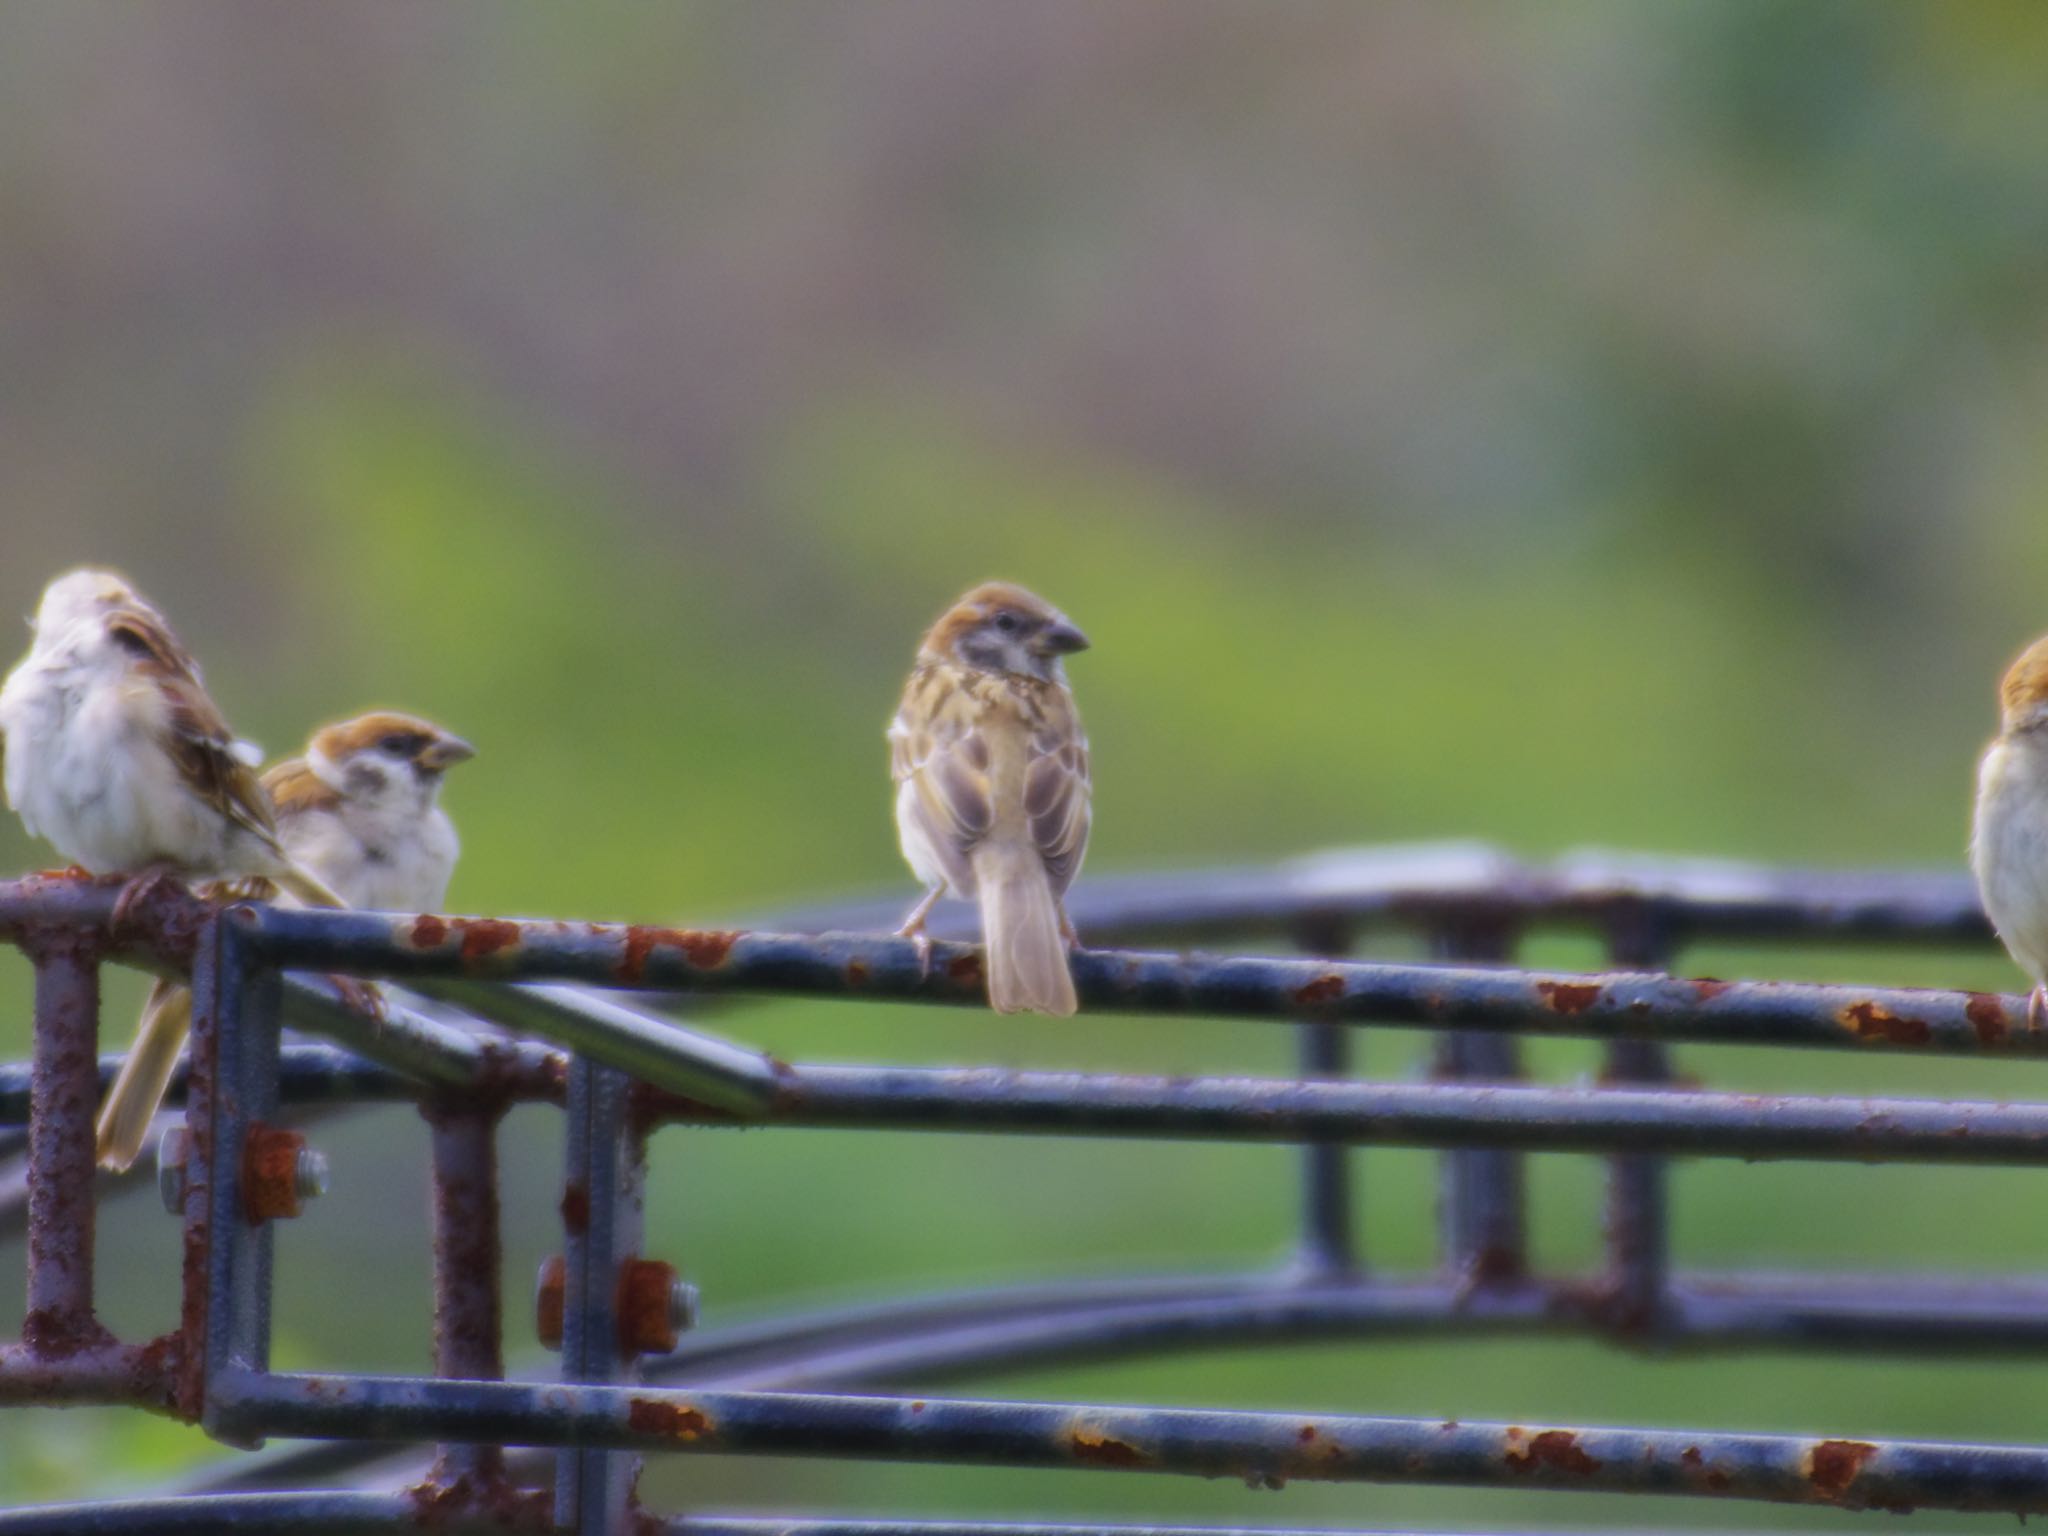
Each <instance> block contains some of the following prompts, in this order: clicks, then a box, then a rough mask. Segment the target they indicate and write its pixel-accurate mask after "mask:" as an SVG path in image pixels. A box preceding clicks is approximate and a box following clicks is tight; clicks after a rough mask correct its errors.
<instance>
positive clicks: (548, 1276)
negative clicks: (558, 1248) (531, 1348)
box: [533, 1253, 569, 1349]
mask: <svg viewBox="0 0 2048 1536" xmlns="http://www.w3.org/2000/svg"><path fill="white" fill-rule="evenodd" d="M568 1295H569V1261H568V1259H566V1258H565V1257H563V1256H562V1255H561V1254H559V1253H551V1254H549V1255H548V1256H547V1258H545V1259H543V1260H542V1261H541V1266H540V1283H539V1284H538V1285H536V1286H535V1287H534V1288H533V1336H534V1337H535V1338H537V1339H539V1340H540V1342H541V1344H542V1346H543V1347H545V1348H547V1349H560V1348H561V1347H562V1317H563V1313H564V1312H565V1311H566V1310H567V1305H568V1302H567V1298H568Z"/></svg>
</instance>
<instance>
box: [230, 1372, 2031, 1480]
mask: <svg viewBox="0 0 2048 1536" xmlns="http://www.w3.org/2000/svg"><path fill="white" fill-rule="evenodd" d="M214 1386H215V1395H216V1400H217V1404H218V1407H219V1409H220V1411H221V1415H222V1426H223V1428H224V1429H225V1430H226V1431H227V1432H230V1433H241V1434H281V1435H303V1436H308V1437H311V1438H314V1439H326V1438H356V1437H367V1438H372V1439H385V1440H392V1439H396V1440H459V1441H479V1442H489V1443H498V1444H508V1445H536V1444H544V1445H556V1446H579V1447H590V1448H612V1449H621V1450H633V1451H642V1452H650V1451H697V1452H716V1453H724V1454H737V1455H773V1456H821V1457H832V1458H860V1459H864V1460H889V1461H915V1462H958V1463H970V1464H975V1465H984V1466H1015V1467H1092V1468H1102V1469H1112V1470H1121V1471H1149V1472H1171V1473H1183V1474H1190V1475H1195V1476H1203V1477H1239V1478H1244V1479H1246V1480H1247V1481H1250V1482H1253V1483H1255V1484H1256V1483H1264V1484H1268V1485H1270V1486H1275V1487H1277V1486H1279V1485H1281V1484H1283V1483H1285V1482H1287V1481H1288V1480H1290V1479H1303V1480H1308V1481H1332V1482H1390V1483H1420V1484H1433V1485H1444V1486H1463V1487H1541V1488H1569V1489H1577V1490H1582V1491H1586V1492H1613V1493H1665V1494H1691V1495H1712V1496H1715V1497H1722V1498H1743V1499H1756V1500H1765V1501H1771V1502H1778V1503H1798V1504H1832V1505H1837V1506H1840V1507H1843V1508H1851V1509H1863V1508H1882V1509H1888V1510H1893V1511H1904V1510H1908V1509H1945V1510H1970V1511H1976V1510H1984V1511H2006V1512H2009V1513H2017V1514H2034V1513H2041V1512H2043V1511H2048V1449H2044V1448H2036V1447H2027V1446H2009V1445H1959V1444H1946V1443H1935V1442H1927V1441H1890V1442H1871V1441H1863V1440H1852V1439H1847V1438H1840V1439H1835V1438H1830V1439H1809V1438H1804V1437H1798V1436H1791V1435H1757V1434H1726V1433H1714V1432H1707V1431H1687V1430H1666V1429H1625V1428H1599V1429H1588V1428H1566V1427H1551V1426H1533V1425H1530V1426H1525V1425H1519V1424H1466V1423H1460V1422H1458V1421H1455V1420H1435V1419H1394V1418H1359V1417H1353V1416H1340V1415H1327V1414H1302V1415H1295V1414H1280V1413H1236V1412H1219V1411H1209V1410H1203V1409H1187V1408H1132V1407H1105V1406H1095V1405H1082V1404H1070V1403H1032V1402H975V1401H961V1400H953V1399H941V1398H932V1399H926V1398H918V1399H914V1400H913V1399H909V1398H889V1397H844V1396H825V1395H815V1394H802V1393H762V1392H726V1391H715V1390H714V1391H702V1392H690V1391H675V1390H669V1391H663V1390H658V1389H655V1388H650V1387H590V1386H570V1385H529V1384H524V1383H513V1382H446V1381H429V1380H420V1379H407V1378H404V1377H348V1376H319V1375H303V1374H285V1375H275V1376H259V1375H256V1374H252V1373H244V1372H229V1373H226V1374H224V1375H223V1376H221V1377H220V1378H217V1379H216V1381H215V1383H214Z"/></svg>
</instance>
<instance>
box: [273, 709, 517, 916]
mask: <svg viewBox="0 0 2048 1536" xmlns="http://www.w3.org/2000/svg"><path fill="white" fill-rule="evenodd" d="M475 756H476V748H475V747H473V746H471V745H470V744H469V743H468V742H466V741H464V740H463V739H462V738H461V737H460V736H456V735H453V734H451V733H450V732H448V731H444V730H443V729H441V727H440V726H438V725H435V724H434V723H433V722H431V721H428V720H422V719H420V718H419V716H417V715H401V714H395V713H392V712H389V711H377V712H373V713H371V714H367V715H357V716H355V717H354V718H353V719H349V720H342V721H339V722H337V723H336V724H333V725H328V726H322V727H321V728H320V729H319V730H317V731H315V732H314V733H313V739H312V740H311V741H309V742H307V744H306V752H305V755H304V756H303V757H294V758H289V759H287V760H286V761H284V762H281V763H279V764H277V766H276V767H274V768H272V769H271V770H270V771H269V772H267V773H265V774H264V775H263V788H264V789H265V790H266V791H267V792H268V793H269V795H270V801H271V804H272V805H273V806H274V807H276V811H277V835H278V839H279V841H281V842H282V843H283V844H284V847H285V851H286V852H287V853H288V854H290V855H291V856H292V858H293V859H294V860H296V861H297V862H298V864H299V865H300V866H301V867H303V868H305V869H309V870H311V871H312V872H313V873H314V874H315V875H317V876H319V877H320V879H321V880H322V881H323V882H325V883H326V885H327V887H328V888H329V889H330V890H332V891H333V892H334V893H335V894H336V895H338V896H339V897H341V899H342V900H343V901H345V902H347V903H348V904H349V905H350V906H351V907H356V908H360V909H366V910H369V911H380V912H438V911H440V910H441V908H442V905H443V904H444V903H445V901H446V899H447V896H448V881H449V878H450V877H451V876H452V875H453V874H454V873H455V860H456V857H457V856H458V855H459V854H460V853H461V851H462V845H461V843H460V842H459V841H458V840H457V839H456V836H455V824H454V823H453V822H452V821H450V820H449V819H448V813H447V812H446V811H445V810H443V809H442V808H441V805H440V795H441V776H442V774H443V773H445V772H446V771H447V770H448V769H449V768H452V767H453V766H454V765H455V764H457V763H462V762H467V761H468V760H469V759H470V758H472V757H475Z"/></svg>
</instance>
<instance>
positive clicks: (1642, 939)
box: [1606, 904, 1677, 1335]
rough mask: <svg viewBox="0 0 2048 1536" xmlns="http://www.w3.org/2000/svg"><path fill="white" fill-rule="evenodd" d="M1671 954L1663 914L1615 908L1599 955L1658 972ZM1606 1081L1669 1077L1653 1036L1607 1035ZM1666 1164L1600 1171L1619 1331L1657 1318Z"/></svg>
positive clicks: (1629, 1163)
mask: <svg viewBox="0 0 2048 1536" xmlns="http://www.w3.org/2000/svg"><path fill="white" fill-rule="evenodd" d="M1676 951H1677V933H1676V929H1675V926H1674V924H1673V923H1672V922H1671V920H1670V918H1669V916H1668V914H1666V913H1664V912H1662V911H1660V910H1659V909H1657V908H1655V907H1652V906H1649V905H1645V904H1631V905H1630V906H1628V907H1625V908H1622V909H1620V910H1618V911H1617V912H1616V913H1615V914H1614V915H1613V916H1612V917H1611V918H1610V919H1609V922H1608V925H1607V954H1608V959H1609V960H1610V961H1612V962H1613V964H1614V965H1615V966H1616V967H1618V968H1621V969H1625V970H1666V969H1668V968H1669V967H1670V965H1671V961H1672V958H1673V956H1674V955H1675V953H1676ZM1606 1056H1607V1067H1606V1076H1607V1079H1608V1081H1610V1082H1614V1083H1626V1084H1630V1085H1632V1086H1643V1085H1651V1086H1655V1085H1660V1084H1664V1083H1668V1082H1670V1081H1671V1057H1670V1052H1669V1050H1668V1049H1667V1048H1666V1047H1665V1045H1664V1043H1663V1042H1662V1041H1660V1040H1613V1041H1610V1042H1608V1045H1607V1053H1606ZM1668 1177H1669V1169H1668V1167H1667V1164H1666V1161H1665V1159H1663V1158H1662V1157H1655V1156H1650V1155H1646V1154H1630V1155H1628V1156H1624V1157H1616V1158H1612V1159H1610V1160H1609V1163H1608V1175H1607V1224H1606V1237H1607V1268H1608V1286H1609V1291H1608V1297H1609V1300H1608V1321H1609V1323H1610V1324H1611V1325H1612V1326H1613V1327H1614V1328H1615V1329H1617V1330H1618V1331H1620V1332H1623V1333H1636V1334H1652V1335H1654V1333H1655V1332H1656V1330H1657V1326H1658V1324H1659V1322H1660V1320H1661V1319H1662V1317H1663V1313H1664V1302H1665V1297H1666V1292H1665V1281H1666V1277H1667V1276H1668V1274H1669V1270H1670V1214H1669V1210H1668V1208H1667V1203H1666V1202H1667V1189H1666V1185H1667V1181H1668Z"/></svg>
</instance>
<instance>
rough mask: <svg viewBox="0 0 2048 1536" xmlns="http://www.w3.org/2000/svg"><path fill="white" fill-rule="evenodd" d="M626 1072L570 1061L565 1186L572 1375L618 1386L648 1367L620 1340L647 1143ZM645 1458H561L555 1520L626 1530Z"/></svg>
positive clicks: (582, 1454) (590, 1454)
mask: <svg viewBox="0 0 2048 1536" xmlns="http://www.w3.org/2000/svg"><path fill="white" fill-rule="evenodd" d="M630 1086H631V1082H630V1079H628V1078H627V1076H626V1075H625V1074H624V1073H623V1072H619V1071H616V1070H614V1069H613V1068H610V1067H602V1066H598V1065H597V1064H596V1063H594V1062H591V1061H587V1060H585V1059H584V1058H583V1057H580V1056H579V1057H577V1058H576V1059H575V1060H574V1061H573V1062H571V1063H570V1066H569V1092H568V1114H567V1121H568V1138H569V1156H568V1176H567V1179H566V1181H565V1182H564V1185H563V1189H562V1234H563V1257H564V1261H565V1273H564V1277H563V1297H562V1379H563V1380H564V1381H567V1382H581V1383H603V1382H611V1383H618V1382H623V1381H628V1380H631V1379H632V1378H633V1377H634V1376H636V1375H637V1374H638V1370H637V1361H636V1357H635V1356H633V1355H632V1354H630V1353H628V1352H627V1351H626V1350H625V1349H624V1348H623V1347H622V1346H621V1342H620V1336H619V1335H620V1329H619V1278H620V1274H621V1272H622V1267H623V1265H624V1263H625V1261H626V1260H627V1259H628V1258H630V1257H632V1256H634V1255H636V1254H637V1253H638V1252H639V1249H640V1238H641V1228H642V1223H643V1217H644V1212H645V1206H644V1188H645V1180H646V1173H647V1159H646V1148H645V1146H644V1144H643V1142H642V1139H641V1134H640V1131H639V1129H638V1127H636V1126H635V1124H634V1122H633V1117H632V1115H631V1113H630V1110H629V1106H628V1102H627V1095H628V1089H629V1088H630ZM639 1470H640V1461H639V1458H638V1457H636V1456H633V1455H631V1454H629V1453H627V1452H625V1451H601V1450H569V1451H563V1452H562V1453H561V1454H560V1456H559V1457H558V1459H557V1461H556V1472H555V1523H556V1524H557V1525H559V1526H563V1527H566V1528H568V1529H571V1530H575V1531H578V1532H582V1533H584V1536H607V1533H610V1532H614V1531H621V1530H624V1529H625V1528H626V1515H627V1509H628V1506H629V1504H630V1502H631V1499H632V1492H633V1484H634V1481H635V1480H636V1478H637V1477H638V1476H639Z"/></svg>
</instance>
